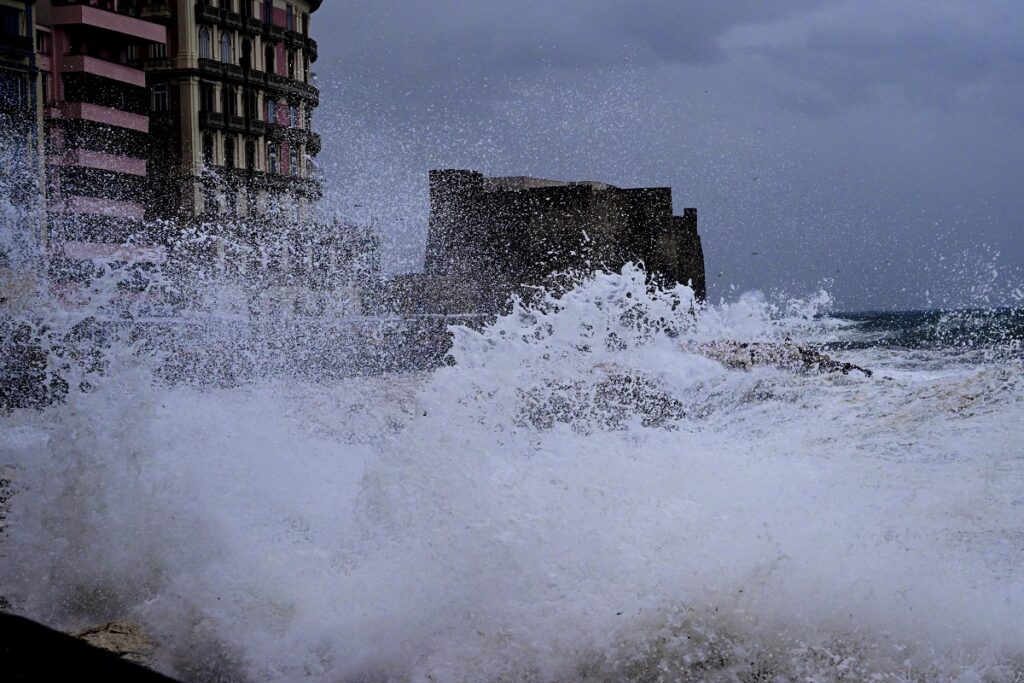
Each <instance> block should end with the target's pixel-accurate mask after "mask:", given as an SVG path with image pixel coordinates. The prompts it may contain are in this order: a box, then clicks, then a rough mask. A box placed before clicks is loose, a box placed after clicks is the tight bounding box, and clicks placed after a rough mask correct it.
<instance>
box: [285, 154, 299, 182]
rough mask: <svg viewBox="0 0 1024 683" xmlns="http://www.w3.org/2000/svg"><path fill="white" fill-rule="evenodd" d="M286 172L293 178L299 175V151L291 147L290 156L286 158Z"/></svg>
mask: <svg viewBox="0 0 1024 683" xmlns="http://www.w3.org/2000/svg"><path fill="white" fill-rule="evenodd" d="M288 171H289V172H290V173H291V175H293V176H297V175H299V150H297V149H295V148H294V147H292V151H291V154H290V155H289V157H288Z"/></svg>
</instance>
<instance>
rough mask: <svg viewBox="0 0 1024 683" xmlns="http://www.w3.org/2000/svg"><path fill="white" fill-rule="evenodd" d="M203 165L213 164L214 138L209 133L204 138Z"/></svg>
mask: <svg viewBox="0 0 1024 683" xmlns="http://www.w3.org/2000/svg"><path fill="white" fill-rule="evenodd" d="M203 163H204V164H206V165H207V166H209V165H211V164H213V136H212V135H210V134H209V133H207V134H206V135H204V136H203Z"/></svg>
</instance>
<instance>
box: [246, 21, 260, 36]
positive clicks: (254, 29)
mask: <svg viewBox="0 0 1024 683" xmlns="http://www.w3.org/2000/svg"><path fill="white" fill-rule="evenodd" d="M242 29H243V30H244V31H245V32H246V33H251V34H252V35H259V33H260V31H262V30H263V22H262V21H260V20H259V19H257V18H256V17H246V18H245V19H244V21H243V23H242Z"/></svg>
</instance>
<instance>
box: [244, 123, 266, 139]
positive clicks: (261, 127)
mask: <svg viewBox="0 0 1024 683" xmlns="http://www.w3.org/2000/svg"><path fill="white" fill-rule="evenodd" d="M246 127H247V128H248V130H249V132H250V133H252V134H253V135H266V134H267V124H266V122H264V121H260V120H259V119H249V123H248V125H247V126H246Z"/></svg>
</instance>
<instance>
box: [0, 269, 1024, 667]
mask: <svg viewBox="0 0 1024 683" xmlns="http://www.w3.org/2000/svg"><path fill="white" fill-rule="evenodd" d="M827 303H828V301H827V296H824V295H821V296H819V297H815V298H812V299H811V300H809V301H806V302H792V303H791V305H788V306H775V305H772V304H770V303H769V302H767V301H765V300H764V299H763V298H761V297H758V296H754V295H750V296H745V297H741V298H740V299H739V300H737V301H735V302H732V303H724V304H720V305H716V306H701V305H698V304H697V303H696V302H694V300H693V297H692V292H690V291H689V290H688V289H687V288H685V287H678V288H676V289H673V290H651V289H649V288H648V287H647V285H646V284H645V278H644V275H643V273H642V272H641V271H639V270H637V269H634V268H632V267H628V268H626V269H625V270H623V272H621V273H612V274H599V275H597V276H595V277H593V278H592V279H589V280H587V281H585V282H582V283H581V284H579V285H578V286H576V287H574V288H572V289H569V290H568V291H566V292H565V293H563V294H560V295H557V296H556V295H554V294H551V295H547V296H540V297H538V299H537V301H536V302H535V303H533V304H530V305H525V304H518V305H516V306H515V307H514V309H513V311H512V312H511V313H510V314H509V315H507V316H504V317H501V318H499V319H497V320H496V321H494V322H493V324H491V325H488V326H486V327H484V328H482V329H478V330H474V329H469V328H456V329H455V330H454V339H455V344H454V348H453V349H452V358H453V360H454V364H453V365H451V366H449V367H444V368H441V369H439V370H436V371H434V372H430V373H417V374H398V375H378V376H371V377H353V378H348V379H343V380H336V381H331V382H316V381H288V380H284V379H281V378H276V379H273V378H271V379H263V380H258V381H255V382H252V383H248V384H243V385H241V386H236V387H232V388H219V389H216V388H205V389H198V388H195V387H192V386H189V385H184V384H176V385H168V384H166V383H159V382H154V381H153V380H152V376H151V373H150V371H149V369H148V368H147V366H146V362H145V360H146V359H145V357H144V356H143V357H141V358H140V357H139V355H137V354H133V353H131V352H129V351H128V350H125V349H122V348H120V347H118V345H117V344H113V345H112V346H111V348H110V349H109V350H108V351H107V352H106V353H107V354H108V356H109V357H110V362H109V363H108V364H107V368H106V371H105V374H104V376H103V377H102V378H100V379H97V380H96V381H95V382H94V383H93V384H91V385H90V386H89V390H88V391H81V390H77V389H74V387H73V390H71V391H69V393H68V395H67V397H66V400H64V401H63V402H62V403H59V404H56V405H53V406H50V407H48V408H46V409H45V410H43V411H28V410H18V411H14V412H12V413H11V414H9V415H6V416H3V417H0V420H2V425H3V429H2V430H0V462H3V463H6V464H9V465H10V466H11V468H10V478H11V479H12V481H13V482H14V483H13V486H14V495H13V496H12V497H11V499H10V501H9V507H10V511H9V515H8V520H7V530H6V537H5V538H4V539H3V541H2V543H0V553H2V564H0V594H2V595H4V596H5V597H6V598H7V599H8V600H9V601H10V603H11V605H12V607H13V609H15V610H16V611H18V612H21V613H24V614H27V615H29V616H32V617H35V618H38V619H41V620H43V621H46V622H49V623H53V624H56V625H61V626H63V627H66V628H68V629H71V628H80V627H82V626H84V625H88V624H91V623H98V622H101V621H104V620H110V619H129V620H133V621H135V622H138V623H140V624H142V625H143V627H144V629H145V631H146V632H147V633H148V634H149V635H150V636H151V637H152V638H153V639H154V640H155V641H156V642H157V643H158V655H157V656H158V661H157V664H158V666H159V667H160V668H162V669H164V670H166V671H168V672H171V673H174V674H176V675H178V676H180V677H181V678H183V679H187V680H218V678H219V677H221V678H225V677H226V678H231V679H239V680H278V681H293V680H307V679H308V680H317V681H385V680H394V681H431V680H434V681H481V680H492V681H511V680H532V681H565V680H582V681H619V680H630V681H680V680H683V681H685V680H692V681H697V680H701V681H704V680H723V681H725V680H729V681H733V680H740V681H769V680H790V679H797V678H808V679H814V680H894V681H895V680H900V681H902V680H980V681H1007V682H1012V681H1014V679H1015V677H1019V676H1020V675H1021V673H1020V672H1021V671H1022V670H1024V668H1022V667H1024V633H1022V632H1021V630H1020V614H1021V609H1022V606H1024V574H1022V573H1021V571H1020V567H1021V566H1022V560H1024V541H1022V539H1024V499H1022V498H1021V491H1022V490H1024V488H1022V486H1021V484H1022V483H1024V467H1022V465H1021V461H1020V453H1021V452H1022V443H1021V436H1020V434H1019V431H1017V427H1016V426H1017V425H1019V424H1020V422H1021V419H1022V418H1024V398H1022V397H1024V379H1022V371H1021V364H1020V360H1019V357H1016V358H1015V357H1013V356H1012V355H1011V356H1008V357H1003V356H1000V357H997V358H996V359H994V360H993V359H987V360H984V359H983V360H977V361H975V360H971V361H970V362H964V361H963V360H962V358H960V357H959V356H957V357H956V358H954V357H953V356H949V357H947V356H945V355H943V353H942V352H941V351H935V350H933V351H928V352H924V351H919V352H914V353H910V352H901V351H899V350H894V349H880V348H873V347H868V348H863V347H859V346H858V347H856V348H855V350H852V351H848V352H846V353H845V358H847V359H850V360H852V361H853V362H856V363H858V364H861V365H864V366H868V367H873V368H874V369H875V370H876V371H877V372H876V373H875V376H874V377H872V378H867V377H863V376H861V375H859V374H856V373H853V374H849V375H843V374H841V373H837V374H816V373H801V372H793V371H791V370H788V369H780V368H777V367H772V366H770V365H765V366H755V367H750V368H746V369H742V368H736V367H727V366H726V365H724V364H722V363H720V362H717V361H716V360H714V359H713V358H709V357H708V354H707V353H706V352H705V351H704V350H705V349H706V348H707V345H708V344H714V343H720V342H733V341H735V342H744V343H748V342H782V341H784V340H786V339H791V340H793V341H796V342H801V343H824V342H832V343H836V342H842V341H843V340H844V339H848V338H849V339H853V338H855V337H856V335H857V334H858V332H857V328H856V326H855V325H853V324H851V323H849V322H845V321H842V320H838V319H833V318H829V317H824V316H821V315H818V311H819V308H820V307H821V306H827Z"/></svg>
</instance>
